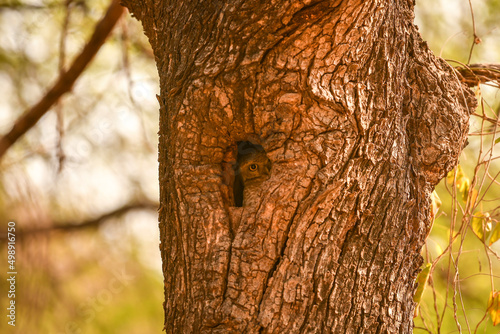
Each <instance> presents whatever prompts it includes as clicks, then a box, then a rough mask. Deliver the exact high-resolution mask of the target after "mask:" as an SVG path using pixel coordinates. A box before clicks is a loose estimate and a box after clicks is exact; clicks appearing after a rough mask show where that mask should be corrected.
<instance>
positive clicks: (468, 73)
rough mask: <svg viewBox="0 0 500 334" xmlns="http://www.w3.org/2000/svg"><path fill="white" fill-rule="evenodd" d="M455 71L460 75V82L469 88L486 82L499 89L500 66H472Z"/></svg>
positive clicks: (457, 68) (458, 68)
mask: <svg viewBox="0 0 500 334" xmlns="http://www.w3.org/2000/svg"><path fill="white" fill-rule="evenodd" d="M455 69H456V70H457V71H458V72H459V73H460V74H461V75H462V78H463V80H462V82H463V83H465V84H466V85H467V86H469V87H475V86H479V84H481V83H487V82H490V83H491V84H492V85H493V86H495V87H500V64H472V65H469V66H465V65H464V66H462V67H455Z"/></svg>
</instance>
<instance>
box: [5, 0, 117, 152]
mask: <svg viewBox="0 0 500 334" xmlns="http://www.w3.org/2000/svg"><path fill="white" fill-rule="evenodd" d="M123 12H124V8H123V7H122V6H121V5H120V1H119V0H112V2H111V5H110V6H109V7H108V10H107V12H106V14H105V15H104V17H103V18H102V19H101V21H100V22H99V23H98V24H97V25H96V27H95V30H94V33H93V34H92V37H91V38H90V40H89V42H88V43H87V44H86V45H85V47H84V48H83V50H82V52H81V53H80V55H78V57H76V59H75V60H74V62H73V64H71V67H70V68H69V69H68V71H67V72H65V73H63V74H62V75H61V76H60V77H59V78H58V80H57V82H56V83H55V84H54V86H53V87H52V88H51V89H50V90H49V91H48V92H47V94H45V96H44V97H43V98H42V99H41V100H40V101H39V102H38V103H37V104H36V105H34V106H33V107H32V108H31V109H30V110H28V111H27V112H26V113H24V115H22V116H21V117H19V118H18V119H17V121H16V122H15V124H14V126H13V127H12V129H11V130H10V131H9V132H8V133H7V134H5V135H4V136H3V137H2V138H1V139H0V159H1V158H2V156H3V155H4V154H5V152H7V150H8V149H9V148H10V147H11V146H12V144H14V143H15V142H16V141H17V140H18V139H19V138H20V137H21V136H22V135H24V134H25V133H26V132H27V131H28V130H29V129H30V128H31V127H33V126H34V125H35V124H36V122H38V120H39V119H40V118H41V117H42V116H43V115H44V114H45V113H46V112H47V111H48V110H49V109H50V107H52V105H53V104H54V103H56V102H57V100H58V99H59V98H60V97H61V96H62V95H63V94H65V93H67V92H68V91H70V90H71V88H72V87H73V84H74V83H75V81H76V79H78V77H79V76H80V74H81V73H82V72H83V70H84V69H85V67H87V65H88V64H89V63H90V61H91V60H92V59H93V58H94V56H95V55H96V53H97V51H99V49H100V48H101V46H102V45H103V44H104V41H105V40H106V38H107V37H108V36H109V34H110V32H111V30H112V29H113V27H114V26H115V24H116V22H117V21H118V19H119V18H120V17H121V15H122V13H123Z"/></svg>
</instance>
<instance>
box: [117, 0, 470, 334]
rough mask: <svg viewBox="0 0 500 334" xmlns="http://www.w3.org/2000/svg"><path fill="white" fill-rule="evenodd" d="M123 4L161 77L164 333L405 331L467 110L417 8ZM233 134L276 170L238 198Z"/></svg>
mask: <svg viewBox="0 0 500 334" xmlns="http://www.w3.org/2000/svg"><path fill="white" fill-rule="evenodd" d="M125 4H126V5H127V6H128V8H129V9H130V11H131V12H132V13H133V15H135V16H136V17H137V18H138V19H139V20H141V21H142V23H143V25H144V29H145V33H146V35H147V36H148V37H149V39H150V42H151V44H152V46H153V50H154V53H155V57H156V62H157V67H158V72H159V75H160V86H161V95H160V97H159V100H160V104H161V109H160V132H159V136H160V137H159V138H160V141H159V164H160V167H159V168H160V170H159V175H160V197H161V198H160V200H161V207H160V211H159V220H160V232H161V245H160V248H161V252H162V258H163V271H164V277H165V305H164V307H165V330H166V332H167V333H411V332H412V325H413V324H412V317H413V310H414V304H413V301H412V297H413V294H414V291H415V288H416V286H415V283H414V282H415V277H416V275H417V273H418V271H419V267H420V266H421V264H422V259H421V256H420V250H421V247H422V245H423V243H424V241H425V238H426V236H427V234H428V232H429V229H430V222H429V204H430V200H429V196H430V194H431V192H432V190H433V188H434V186H435V185H436V183H437V182H438V181H439V180H440V179H441V178H442V177H443V176H444V175H445V174H446V173H447V172H448V171H449V170H450V169H452V168H453V166H454V165H455V164H456V163H457V159H458V156H459V153H460V151H461V149H462V147H463V145H464V142H465V139H466V135H467V131H468V119H469V115H470V113H471V112H472V110H473V108H474V106H475V102H474V97H473V95H472V93H471V92H470V91H469V90H468V89H467V88H466V87H464V86H462V84H460V82H459V80H458V78H457V75H456V74H455V72H454V70H453V69H452V68H451V67H450V66H449V65H448V64H447V63H446V62H444V61H443V60H442V59H439V58H437V57H436V56H434V55H433V54H432V53H431V52H430V51H429V49H428V47H427V45H426V43H425V42H424V41H422V39H421V37H420V35H419V33H418V29H417V27H416V26H415V25H414V24H413V18H414V17H413V6H414V3H413V2H412V1H403V0H400V1H360V0H345V1H312V0H295V1H292V0H274V1H258V0H232V1H195V0H189V1H183V0H175V1H173V0H172V1H171V0H168V1H167V0H165V1H151V0H144V1H125ZM242 142H247V143H250V144H254V145H261V146H262V148H263V149H264V152H265V153H264V154H265V155H267V157H268V158H269V160H270V161H271V162H272V167H271V170H270V173H269V177H268V178H267V179H265V180H263V181H262V182H260V183H259V184H258V186H254V187H253V188H252V190H251V195H252V196H251V197H252V200H248V199H247V200H246V201H245V199H244V200H243V203H245V204H244V205H243V206H242V207H235V203H234V198H233V189H232V188H233V182H234V177H235V175H234V174H235V172H234V171H235V169H234V167H233V166H234V164H235V163H236V162H237V161H236V160H237V156H238V152H237V151H238V150H237V147H238V144H239V143H242ZM249 192H250V191H249V190H248V189H247V191H246V192H245V194H248V193H249ZM248 196H249V195H248Z"/></svg>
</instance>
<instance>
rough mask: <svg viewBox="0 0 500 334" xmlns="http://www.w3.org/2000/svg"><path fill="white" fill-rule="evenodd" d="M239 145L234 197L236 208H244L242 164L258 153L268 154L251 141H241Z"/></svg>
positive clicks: (235, 167)
mask: <svg viewBox="0 0 500 334" xmlns="http://www.w3.org/2000/svg"><path fill="white" fill-rule="evenodd" d="M237 144H238V153H237V155H236V164H235V166H234V183H233V196H234V206H236V207H242V206H243V190H244V188H245V185H244V184H243V179H242V176H241V171H240V163H241V162H242V161H244V160H245V159H247V158H248V157H250V156H252V155H256V154H258V153H262V152H263V154H266V151H265V150H264V148H263V147H262V146H261V145H258V144H253V143H251V142H249V141H240V142H238V143H237Z"/></svg>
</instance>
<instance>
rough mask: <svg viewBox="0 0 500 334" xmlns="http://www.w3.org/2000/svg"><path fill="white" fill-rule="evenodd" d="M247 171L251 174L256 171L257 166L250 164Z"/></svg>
mask: <svg viewBox="0 0 500 334" xmlns="http://www.w3.org/2000/svg"><path fill="white" fill-rule="evenodd" d="M248 169H250V170H251V171H252V172H253V171H256V170H257V165H256V164H251V165H250V166H249V167H248Z"/></svg>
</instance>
